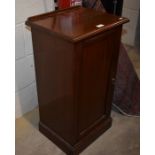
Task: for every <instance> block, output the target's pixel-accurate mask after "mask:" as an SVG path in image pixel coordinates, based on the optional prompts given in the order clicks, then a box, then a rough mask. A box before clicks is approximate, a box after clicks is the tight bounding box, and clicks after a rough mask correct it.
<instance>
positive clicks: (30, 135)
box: [16, 108, 140, 155]
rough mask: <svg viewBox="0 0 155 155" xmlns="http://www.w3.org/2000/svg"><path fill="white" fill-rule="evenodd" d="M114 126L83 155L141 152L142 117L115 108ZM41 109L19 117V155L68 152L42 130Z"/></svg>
mask: <svg viewBox="0 0 155 155" xmlns="http://www.w3.org/2000/svg"><path fill="white" fill-rule="evenodd" d="M112 118H113V124H112V127H111V128H110V129H109V130H108V131H106V132H105V133H104V134H102V135H101V136H100V137H99V138H98V139H97V140H96V141H94V142H93V143H92V144H91V145H90V146H89V147H87V148H86V149H85V150H84V151H83V152H82V153H81V154H80V155H139V154H140V151H139V147H140V144H139V143H140V140H139V139H140V137H139V135H140V133H139V123H140V122H139V117H126V116H123V115H121V114H119V113H116V112H114V111H112ZM38 120H39V114H38V109H37V108H36V109H34V110H33V111H31V112H29V113H27V114H26V115H24V116H23V117H21V118H19V119H16V155H65V153H63V152H62V151H61V150H60V149H59V148H58V147H57V146H56V145H55V144H54V143H52V142H51V141H50V140H48V139H47V138H46V137H45V136H43V135H42V134H41V133H40V132H39V131H38Z"/></svg>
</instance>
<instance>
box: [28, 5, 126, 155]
mask: <svg viewBox="0 0 155 155" xmlns="http://www.w3.org/2000/svg"><path fill="white" fill-rule="evenodd" d="M126 22H128V19H126V18H120V17H117V16H113V15H110V14H107V13H102V12H98V11H94V10H92V9H86V8H82V7H72V8H69V9H65V10H59V11H55V12H50V13H45V14H42V15H38V16H33V17H30V18H28V20H27V22H26V24H27V25H29V26H30V27H31V31H32V39H33V48H34V60H35V69H36V81H37V91H38V101H39V112H40V122H39V130H40V131H41V132H42V133H43V134H44V135H45V136H47V137H48V138H49V139H51V140H52V141H53V142H54V143H55V144H57V145H58V146H59V147H60V148H61V149H62V150H63V151H64V152H66V153H67V154H71V155H75V154H78V153H80V152H81V151H82V150H83V149H84V148H85V147H87V146H88V145H89V144H90V143H91V142H92V141H94V140H95V139H96V138H97V137H98V136H99V135H101V134H102V133H103V132H104V131H106V130H107V129H108V128H109V127H110V126H111V122H112V120H111V117H110V109H111V101H112V93H113V87H114V82H115V74H116V67H117V59H118V54H119V46H120V37H121V30H122V24H124V23H126Z"/></svg>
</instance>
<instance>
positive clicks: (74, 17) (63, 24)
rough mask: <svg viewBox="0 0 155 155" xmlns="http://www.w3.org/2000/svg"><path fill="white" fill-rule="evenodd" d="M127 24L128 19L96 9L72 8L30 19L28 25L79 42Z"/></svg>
mask: <svg viewBox="0 0 155 155" xmlns="http://www.w3.org/2000/svg"><path fill="white" fill-rule="evenodd" d="M126 22H128V19H127V18H123V17H118V16H114V15H111V14H108V13H104V12H101V11H96V10H94V9H88V8H83V7H72V8H69V9H64V10H59V11H54V12H49V13H45V14H41V15H37V16H33V17H30V18H28V20H27V21H26V24H27V25H29V26H32V27H33V26H34V27H36V28H37V27H38V28H41V29H44V30H46V31H48V32H49V33H52V34H55V35H58V36H61V37H63V38H66V39H68V40H71V41H78V40H81V39H84V38H86V37H89V36H91V35H94V34H97V33H100V32H102V31H106V30H109V29H111V28H113V27H116V26H119V25H121V24H124V23H126Z"/></svg>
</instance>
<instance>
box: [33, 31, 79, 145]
mask: <svg viewBox="0 0 155 155" xmlns="http://www.w3.org/2000/svg"><path fill="white" fill-rule="evenodd" d="M32 37H33V47H34V56H35V67H36V79H37V91H38V100H39V112H40V122H41V123H42V124H44V125H45V126H47V127H48V128H49V129H51V130H52V131H54V132H55V133H56V134H58V135H59V136H61V137H62V138H63V139H64V140H66V141H67V142H69V143H70V144H74V143H75V138H76V136H75V134H76V123H75V122H76V121H75V105H74V90H73V89H74V77H73V70H74V61H73V59H74V55H73V54H74V52H73V50H74V46H73V45H72V44H71V43H69V42H67V41H64V40H61V39H59V38H56V37H52V35H49V34H47V33H44V32H42V31H41V30H38V31H37V30H36V29H32Z"/></svg>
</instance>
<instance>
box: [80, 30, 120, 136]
mask: <svg viewBox="0 0 155 155" xmlns="http://www.w3.org/2000/svg"><path fill="white" fill-rule="evenodd" d="M117 34H118V33H117V30H113V31H108V32H106V33H104V34H101V35H98V36H95V37H93V38H90V39H89V40H87V41H85V42H83V51H82V52H83V53H82V63H81V64H82V65H81V74H80V91H79V94H80V95H79V132H80V135H82V134H83V133H84V131H85V132H87V130H89V129H91V128H93V126H94V125H95V124H97V122H98V123H99V122H100V121H102V120H104V119H105V118H106V107H107V104H111V103H107V101H108V100H107V96H108V94H107V92H108V93H109V86H110V85H109V83H111V75H112V72H113V69H114V68H113V66H112V65H113V61H115V60H114V59H116V56H115V55H116V54H115V53H116V52H117V53H118V51H119V39H120V37H118V35H117ZM119 34H120V32H119ZM115 65H116V64H115ZM115 68H116V67H115ZM109 102H110V100H109Z"/></svg>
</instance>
